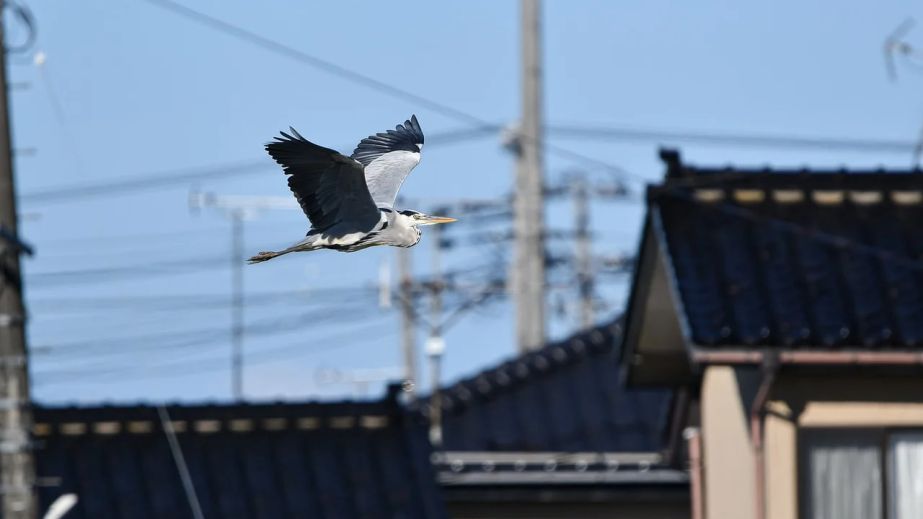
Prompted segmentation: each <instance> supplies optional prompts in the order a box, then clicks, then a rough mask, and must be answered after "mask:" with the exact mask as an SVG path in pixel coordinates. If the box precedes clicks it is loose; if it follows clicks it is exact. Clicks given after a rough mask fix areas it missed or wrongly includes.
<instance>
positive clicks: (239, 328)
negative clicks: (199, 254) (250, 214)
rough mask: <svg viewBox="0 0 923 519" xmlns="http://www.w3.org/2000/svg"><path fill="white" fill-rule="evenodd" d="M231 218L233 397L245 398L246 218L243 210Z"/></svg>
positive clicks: (231, 213)
mask: <svg viewBox="0 0 923 519" xmlns="http://www.w3.org/2000/svg"><path fill="white" fill-rule="evenodd" d="M230 216H231V396H232V397H233V398H234V400H237V401H241V400H243V398H244V218H245V216H246V213H245V211H244V210H243V209H234V210H232V211H231V212H230Z"/></svg>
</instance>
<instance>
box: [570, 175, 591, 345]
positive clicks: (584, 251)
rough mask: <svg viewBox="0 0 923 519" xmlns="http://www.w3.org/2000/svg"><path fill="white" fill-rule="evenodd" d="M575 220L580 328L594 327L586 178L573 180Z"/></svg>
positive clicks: (588, 196) (588, 195) (588, 198)
mask: <svg viewBox="0 0 923 519" xmlns="http://www.w3.org/2000/svg"><path fill="white" fill-rule="evenodd" d="M572 189H573V197H574V219H575V222H574V224H575V228H576V229H575V230H576V235H577V236H576V238H577V255H576V256H577V284H578V290H579V292H580V327H581V328H589V327H591V326H593V324H594V322H595V318H594V316H593V254H592V251H591V250H590V208H589V201H590V194H589V189H588V188H587V181H586V178H585V177H584V176H582V175H581V176H577V177H575V178H574V180H573V187H572Z"/></svg>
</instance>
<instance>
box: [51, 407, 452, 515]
mask: <svg viewBox="0 0 923 519" xmlns="http://www.w3.org/2000/svg"><path fill="white" fill-rule="evenodd" d="M162 412H165V414H163V415H162V414H161V413H162ZM34 419H35V425H34V435H33V436H34V442H35V445H36V450H35V455H36V468H37V475H38V493H39V502H40V504H41V506H40V510H45V509H47V507H48V506H49V504H50V503H51V502H52V501H53V500H54V499H56V498H57V497H58V496H60V495H62V494H65V493H75V494H77V496H78V499H79V501H78V503H77V505H76V508H75V509H73V510H71V511H70V512H69V513H68V514H67V515H66V516H65V517H66V518H67V519H83V518H86V519H89V518H93V519H98V518H103V517H105V518H131V519H144V518H149V519H155V518H166V517H169V518H171V519H172V518H192V517H194V516H193V514H192V512H191V510H192V506H193V505H191V503H190V498H189V496H188V494H187V492H186V490H185V488H184V481H183V478H182V475H183V474H184V472H185V471H183V470H181V469H179V468H178V467H179V466H181V465H183V464H184V465H185V466H186V467H188V476H189V483H190V485H191V487H192V488H193V489H194V494H195V498H196V499H197V501H198V503H199V506H200V507H201V510H202V512H203V516H204V517H208V518H218V517H220V518H225V519H227V518H241V519H257V518H265V519H278V518H283V517H312V518H314V517H317V518H328V517H330V518H332V517H336V518H346V517H382V518H385V517H387V518H397V517H400V518H408V519H411V518H421V519H422V518H444V517H445V508H444V504H443V502H442V499H441V496H440V493H439V488H438V486H437V485H436V482H435V477H434V474H433V471H432V465H431V463H430V448H429V443H428V441H427V439H426V429H425V426H424V425H423V424H421V423H420V422H418V421H417V417H416V416H412V415H410V414H408V413H406V411H405V410H404V409H403V408H402V407H401V406H400V405H399V404H398V402H397V400H396V398H395V397H394V393H393V392H392V394H391V396H389V397H388V398H386V399H384V400H381V401H373V402H338V403H284V404H283V403H274V404H233V405H204V406H185V405H182V406H180V405H172V406H167V407H166V408H163V410H162V411H161V410H160V409H158V408H157V407H151V406H143V405H140V406H119V407H108V406H107V407H64V408H61V407H57V408H55V407H38V408H36V409H35V410H34ZM168 424H169V430H172V434H173V435H175V436H174V437H175V439H176V440H177V446H178V447H179V452H181V455H178V454H177V452H176V451H174V450H173V449H172V448H171V442H170V441H169V439H170V434H168V427H167V425H168Z"/></svg>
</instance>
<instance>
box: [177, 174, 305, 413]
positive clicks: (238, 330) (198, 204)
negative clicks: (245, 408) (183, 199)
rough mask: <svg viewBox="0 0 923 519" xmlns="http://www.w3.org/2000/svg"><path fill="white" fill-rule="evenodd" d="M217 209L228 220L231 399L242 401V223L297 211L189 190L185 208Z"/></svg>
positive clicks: (288, 204)
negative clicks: (261, 215) (262, 213)
mask: <svg viewBox="0 0 923 519" xmlns="http://www.w3.org/2000/svg"><path fill="white" fill-rule="evenodd" d="M205 207H212V208H215V209H219V210H221V211H222V213H223V214H224V215H225V216H226V217H228V218H230V220H231V397H232V398H233V399H234V400H237V401H240V400H243V398H244V259H245V257H246V256H245V253H244V222H245V221H246V220H248V219H249V218H250V217H251V216H253V215H254V214H255V213H257V212H259V211H265V210H269V209H297V208H298V204H297V203H296V202H295V199H294V198H291V197H277V196H249V195H216V194H214V193H200V192H197V191H193V192H192V193H190V194H189V208H190V210H192V211H193V212H198V211H199V210H201V209H203V208H205Z"/></svg>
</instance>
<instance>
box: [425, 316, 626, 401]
mask: <svg viewBox="0 0 923 519" xmlns="http://www.w3.org/2000/svg"><path fill="white" fill-rule="evenodd" d="M621 334H622V317H621V316H619V317H618V318H616V319H615V320H613V321H611V322H609V323H606V324H602V325H598V326H595V327H593V328H590V329H587V330H582V331H580V332H578V333H575V334H574V335H571V336H570V337H568V338H566V339H562V340H559V341H554V342H550V343H548V344H546V345H545V346H543V347H541V348H539V349H537V350H534V351H529V352H525V353H520V354H518V355H516V356H514V357H510V358H507V359H504V360H502V361H500V362H499V363H497V364H495V365H493V366H491V367H489V368H486V369H483V370H481V371H480V372H478V373H477V374H475V375H472V376H469V377H466V378H463V379H461V380H458V381H455V382H453V383H452V384H449V385H447V386H444V387H442V388H441V389H440V393H441V397H442V407H443V408H453V407H456V406H458V405H461V406H467V404H468V403H469V402H471V401H473V400H474V399H473V398H472V397H473V396H474V395H475V394H477V395H480V398H481V399H487V398H490V397H492V396H494V395H496V394H498V393H500V392H504V391H507V390H509V389H510V388H513V387H518V386H520V385H522V384H524V383H525V382H526V381H527V380H529V379H530V378H532V377H534V376H542V375H547V374H549V373H551V372H554V371H556V370H557V369H559V368H563V367H565V366H569V365H572V364H574V363H575V362H577V361H579V360H582V359H585V358H587V357H590V356H596V355H602V354H605V353H608V352H611V351H613V350H615V349H617V348H618V347H619V344H620V341H619V338H620V337H621ZM422 400H423V401H428V400H429V396H427V397H426V398H424V399H422Z"/></svg>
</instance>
